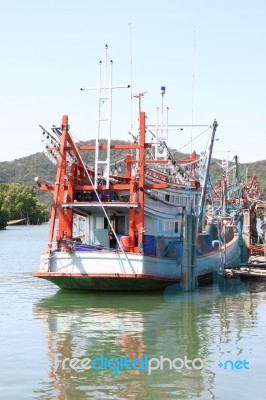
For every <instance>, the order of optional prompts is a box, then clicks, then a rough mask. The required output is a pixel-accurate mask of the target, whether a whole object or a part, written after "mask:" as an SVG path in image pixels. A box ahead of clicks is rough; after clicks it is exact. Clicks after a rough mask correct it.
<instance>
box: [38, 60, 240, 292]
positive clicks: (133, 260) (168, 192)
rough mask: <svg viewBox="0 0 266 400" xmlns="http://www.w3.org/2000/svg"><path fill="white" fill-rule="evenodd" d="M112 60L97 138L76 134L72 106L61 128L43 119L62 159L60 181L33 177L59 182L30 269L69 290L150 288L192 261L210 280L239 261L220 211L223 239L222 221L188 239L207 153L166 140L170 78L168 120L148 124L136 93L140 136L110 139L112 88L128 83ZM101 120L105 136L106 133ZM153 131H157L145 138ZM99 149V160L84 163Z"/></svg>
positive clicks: (53, 150) (52, 152)
mask: <svg viewBox="0 0 266 400" xmlns="http://www.w3.org/2000/svg"><path fill="white" fill-rule="evenodd" d="M106 60H107V53H106ZM111 65H112V64H111ZM102 68H104V83H102V79H101V74H102V72H101V69H102ZM105 68H106V67H105V65H104V63H103V65H102V64H101V63H100V72H99V76H100V81H99V87H98V88H97V89H98V101H99V103H98V104H99V108H98V111H99V112H98V120H97V127H98V129H97V135H96V144H95V145H77V144H76V143H75V141H74V139H73V137H72V135H71V133H70V129H69V121H68V116H66V115H65V116H63V119H62V125H61V127H60V128H58V127H55V126H54V127H52V133H50V132H49V131H47V130H46V129H44V128H43V127H41V128H42V129H43V135H44V137H47V139H48V144H47V149H46V152H47V154H48V157H49V158H50V159H51V160H52V161H53V162H54V163H57V172H56V178H55V182H49V181H47V180H45V179H42V178H38V177H37V178H36V179H35V180H36V182H37V184H38V185H39V187H40V189H41V190H44V191H47V190H51V191H53V193H54V197H53V205H52V211H51V219H50V229H49V238H48V248H47V251H46V252H45V253H44V254H42V256H41V263H40V267H39V270H38V271H37V272H34V273H33V276H36V277H39V278H44V279H47V280H48V281H51V282H53V283H55V284H56V285H58V286H59V287H60V288H63V289H81V290H122V291H123V290H125V291H129V290H144V291H146V290H152V289H163V288H166V287H167V286H169V285H171V284H175V283H178V282H181V281H182V280H183V278H184V277H185V278H186V274H187V271H188V270H189V268H191V267H192V265H190V262H193V269H194V272H193V274H194V277H193V278H192V279H195V280H197V281H199V283H203V282H207V280H208V279H210V278H211V277H212V275H213V272H214V271H217V270H219V269H220V268H221V267H223V265H224V255H225V252H226V260H227V262H229V263H230V264H233V263H236V264H237V263H238V262H239V256H240V248H239V245H238V234H237V232H236V231H235V229H234V224H233V219H231V218H224V217H220V218H218V223H219V224H220V225H221V230H222V233H224V237H223V239H220V240H216V241H215V242H214V240H215V238H216V235H217V228H215V226H213V227H212V230H213V231H215V230H216V232H215V234H214V235H213V236H212V234H207V233H206V232H205V231H203V232H202V233H199V234H197V235H196V236H197V237H195V235H193V234H192V235H191V240H190V239H188V230H189V229H194V232H197V226H195V223H196V225H197V218H198V216H199V215H201V211H202V207H204V201H203V196H204V190H203V189H204V185H205V189H206V181H205V183H204V181H203V182H202V179H201V178H200V169H201V168H202V167H203V165H202V162H201V160H200V159H199V157H198V156H197V154H196V152H193V153H192V154H191V156H190V157H189V158H188V159H185V160H184V159H183V160H178V159H176V157H175V156H174V155H173V154H172V151H171V150H170V149H169V147H168V145H167V135H168V130H169V129H170V125H168V123H164V121H163V118H164V116H163V98H164V93H165V87H162V88H161V94H162V121H161V123H160V124H158V123H157V124H155V125H154V126H152V125H147V117H146V114H145V112H143V111H142V110H141V97H142V96H143V93H139V94H138V95H136V96H135V97H137V98H138V101H139V131H138V134H137V135H133V134H132V135H131V136H132V137H133V139H134V142H133V143H128V144H115V145H114V144H112V142H111V122H112V118H111V109H112V90H113V89H115V88H118V87H119V88H121V87H122V86H118V87H117V86H113V84H112V82H107V81H106V74H105V71H106V69H105ZM111 75H112V74H110V76H111ZM104 111H106V113H105V114H104ZM104 124H105V132H107V139H106V140H105V141H104V142H101V141H100V140H101V136H100V132H101V131H100V128H102V126H103V125H104ZM216 127H217V123H216V121H215V122H214V123H213V125H211V126H209V128H210V129H212V132H213V137H214V134H215V130H216ZM106 128H107V129H106ZM149 133H151V135H152V138H153V140H151V139H148V134H149ZM102 143H103V144H102ZM121 152H123V155H122V156H121ZM86 153H87V154H89V157H88V156H87V155H86ZM111 153H112V160H111ZM83 154H84V156H83ZM119 157H120V158H119ZM92 158H94V162H93V166H91V165H87V164H86V163H87V162H88V161H87V160H91V159H92ZM206 173H208V171H207V172H206ZM57 216H58V227H57V228H55V226H56V217H57ZM195 221H196V222H195ZM189 224H190V225H189ZM193 224H194V228H193V227H192V225H193ZM216 226H217V224H216ZM196 245H197V248H196ZM188 256H189V257H190V261H188Z"/></svg>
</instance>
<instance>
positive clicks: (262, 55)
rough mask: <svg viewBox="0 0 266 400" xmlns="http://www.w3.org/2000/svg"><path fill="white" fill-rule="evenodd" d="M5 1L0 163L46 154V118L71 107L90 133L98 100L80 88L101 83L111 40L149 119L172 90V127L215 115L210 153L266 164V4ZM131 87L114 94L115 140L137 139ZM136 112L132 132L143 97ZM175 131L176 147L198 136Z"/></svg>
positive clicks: (0, 22)
mask: <svg viewBox="0 0 266 400" xmlns="http://www.w3.org/2000/svg"><path fill="white" fill-rule="evenodd" d="M0 6H1V7H0V38H1V39H0V46H1V47H0V48H1V62H0V103H1V108H0V118H1V139H2V140H1V146H0V161H6V160H13V159H15V158H20V157H24V156H27V155H30V154H33V153H35V152H38V151H42V150H43V143H41V136H42V135H41V130H40V129H39V127H38V125H39V124H42V125H44V126H45V127H46V128H50V126H51V125H52V124H56V125H60V123H61V118H62V115H63V114H68V115H69V119H70V126H71V130H72V132H73V133H74V134H75V136H76V137H77V138H79V139H81V140H86V139H92V138H94V136H95V127H96V95H95V93H94V92H81V91H80V90H79V88H80V87H82V86H84V85H87V86H95V85H96V84H97V77H98V61H99V60H100V59H103V56H104V45H105V44H106V43H107V44H108V45H109V56H110V58H112V59H113V60H114V83H117V84H127V83H129V84H130V83H131V71H132V92H133V93H137V92H140V91H147V92H148V93H147V94H146V95H145V98H144V99H143V101H142V109H143V110H144V111H146V113H147V115H148V117H149V121H150V122H151V123H155V122H156V107H158V106H160V105H161V96H160V87H161V86H162V85H164V86H166V95H165V98H164V105H165V107H166V106H169V108H170V111H169V123H171V124H174V123H177V124H190V123H191V121H192V114H193V121H194V123H195V124H212V122H213V119H214V118H216V119H217V121H218V124H219V126H218V130H217V137H219V141H216V142H215V148H214V154H213V155H214V157H218V158H227V157H228V155H229V159H232V158H233V156H234V155H235V154H237V155H238V156H239V157H240V162H252V161H257V160H262V159H266V150H265V149H266V146H265V145H266V139H265V138H264V135H265V130H266V115H265V98H266V83H265V82H266V79H265V78H266V51H265V41H266V23H265V21H266V2H265V1H263V0H254V1H253V2H251V1H250V0H215V1H214V0H213V1H207V0H182V1H181V0H164V1H161V0H134V1H127V0H123V1H122V0H102V1H98V0H75V1H73V0H72V1H70V0H45V1H40V0H39V1H38V0H24V1H20V0H9V1H4V0H0ZM130 26H131V28H130ZM194 39H195V40H194ZM194 43H195V46H194ZM131 58H132V70H131V62H130V61H131ZM193 74H194V89H193ZM130 94H131V90H126V89H123V90H117V91H115V92H114V97H113V109H114V114H113V120H114V124H113V137H114V138H118V139H119V138H120V139H124V140H127V139H129V138H130V137H129V136H128V134H127V132H128V130H130V129H131V122H132V121H131V111H130V106H131V102H130ZM133 110H134V113H133V116H134V119H133V127H134V130H135V131H136V129H137V100H134V102H133ZM192 110H193V113H192ZM201 130H203V129H201ZM199 132H200V131H199V130H197V129H195V130H193V131H192V135H193V136H196V135H198V134H199ZM169 136H170V141H169V144H170V146H171V147H175V148H177V149H179V148H181V147H182V146H183V145H184V144H185V143H187V142H189V140H190V136H191V131H190V129H187V130H184V131H183V132H182V133H180V132H175V133H174V132H172V133H171V134H170V135H169ZM207 138H208V136H206V134H205V135H202V136H201V137H200V139H198V140H197V141H195V142H193V146H192V148H193V150H194V149H195V150H196V151H197V152H198V153H199V152H200V151H202V150H205V149H206V142H207ZM190 149H191V146H190V145H188V146H186V147H184V148H183V149H182V151H184V152H189V151H190ZM228 152H229V153H228Z"/></svg>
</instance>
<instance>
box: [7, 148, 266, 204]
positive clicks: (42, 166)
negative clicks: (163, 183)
mask: <svg viewBox="0 0 266 400" xmlns="http://www.w3.org/2000/svg"><path fill="white" fill-rule="evenodd" d="M114 143H121V141H119V142H118V141H114ZM122 143H126V142H122ZM89 144H92V141H90V142H89ZM124 154H125V152H124V151H121V154H120V155H119V154H117V152H116V157H119V156H121V157H120V158H123V156H124ZM184 156H185V155H183V154H178V157H180V158H183V157H184ZM86 162H87V163H92V162H93V160H92V159H90V160H89V159H87V160H86ZM217 162H221V161H220V160H213V161H212V167H211V172H212V176H213V181H214V182H215V181H216V179H218V178H219V177H221V168H220V167H218V165H217ZM241 167H242V169H243V171H245V172H244V173H245V174H247V178H251V177H252V176H253V174H255V175H256V176H257V179H258V182H259V185H260V189H261V199H263V200H265V199H266V179H265V176H266V160H263V161H256V162H254V163H248V164H241ZM55 173H56V166H55V165H53V164H52V163H51V161H50V160H49V159H48V158H47V157H46V156H45V154H44V153H36V154H32V155H30V156H28V157H23V158H19V159H15V160H14V161H4V162H0V183H12V182H16V183H27V184H30V185H32V186H33V187H34V189H35V190H36V193H37V195H38V197H39V199H40V201H42V202H43V203H44V204H46V205H47V206H50V204H51V200H52V194H51V193H46V192H41V191H40V190H38V187H37V185H36V183H35V182H34V178H35V177H36V176H40V177H43V178H45V179H46V180H51V181H52V182H53V181H54V179H55Z"/></svg>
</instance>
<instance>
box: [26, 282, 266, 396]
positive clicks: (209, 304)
mask: <svg viewBox="0 0 266 400" xmlns="http://www.w3.org/2000/svg"><path fill="white" fill-rule="evenodd" d="M264 290H265V287H264V286H263V285H262V286H259V288H258V286H256V287H252V285H248V286H246V285H245V286H244V287H242V289H241V290H239V292H237V293H236V292H235V293H233V294H232V293H227V292H226V291H223V292H221V291H220V290H219V288H218V286H211V287H208V288H204V289H201V290H199V291H198V292H197V293H195V294H184V293H176V294H175V295H174V296H173V293H172V294H171V296H169V297H168V298H167V296H164V295H163V294H161V293H152V294H133V293H131V294H125V293H120V294H119V293H117V294H115V293H77V292H76V293H72V292H64V291H59V292H57V293H56V294H55V295H54V296H52V297H50V298H48V299H44V300H42V301H40V302H39V303H38V304H36V306H35V307H34V311H33V312H34V316H35V318H37V319H38V320H39V321H40V324H41V325H42V327H43V331H44V334H45V337H46V340H47V346H48V355H49V362H50V367H49V368H50V369H49V377H50V381H42V382H41V386H40V389H39V390H38V392H35V394H36V398H38V399H43V398H44V397H43V396H45V399H49V398H51V399H54V398H56V399H75V398H76V399H165V400H167V399H193V398H210V399H215V398H216V397H215V392H216V391H217V390H218V389H217V387H216V385H215V379H216V375H217V374H219V373H220V370H219V368H218V367H217V363H218V362H219V360H220V359H222V357H223V356H224V354H225V353H226V352H228V349H229V350H231V352H232V353H234V354H235V355H237V356H239V355H241V354H242V353H245V352H246V350H247V349H246V340H247V338H250V337H251V336H252V334H253V333H252V330H250V328H252V327H254V326H255V325H256V323H257V307H258V304H259V302H261V300H262V299H263V298H264V300H265V292H263V291H264ZM256 291H259V296H258V293H257V292H256ZM178 296H179V300H178V301H177V298H178ZM225 344H226V347H225V346H224V345H225ZM101 355H104V356H105V357H107V358H111V357H118V358H120V357H123V356H125V355H126V356H127V358H128V359H133V358H135V357H141V358H144V356H148V357H149V358H152V357H158V358H159V357H160V356H163V357H169V358H170V359H174V358H183V357H184V356H187V358H188V359H191V360H192V359H194V358H196V357H201V358H206V359H207V358H209V359H210V360H211V361H210V363H209V366H207V367H206V368H203V369H201V370H192V371H190V370H187V369H184V368H183V369H182V370H179V371H176V370H172V371H169V369H168V367H167V366H166V368H164V369H163V370H156V371H153V372H152V374H151V375H148V372H147V371H137V370H127V371H126V370H122V371H120V372H119V373H118V374H117V375H114V374H112V373H111V372H112V371H110V370H103V371H96V370H93V369H90V370H86V371H75V370H73V369H72V370H71V369H63V368H62V362H63V360H64V359H65V358H74V357H78V358H87V357H88V358H91V359H93V358H94V357H99V356H101ZM216 394H217V393H216ZM49 396H50V397H49ZM227 398H228V399H229V398H230V397H227Z"/></svg>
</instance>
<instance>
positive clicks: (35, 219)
mask: <svg viewBox="0 0 266 400" xmlns="http://www.w3.org/2000/svg"><path fill="white" fill-rule="evenodd" d="M48 218H49V209H48V208H47V207H46V206H45V205H44V204H42V203H41V202H40V201H39V199H38V197H37V193H36V191H35V190H34V188H33V187H32V186H31V185H27V184H21V183H9V184H8V183H2V184H0V229H5V228H6V227H7V225H8V224H10V223H12V221H13V223H15V222H17V223H19V222H24V224H26V225H40V224H41V223H43V222H45V221H47V220H48Z"/></svg>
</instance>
